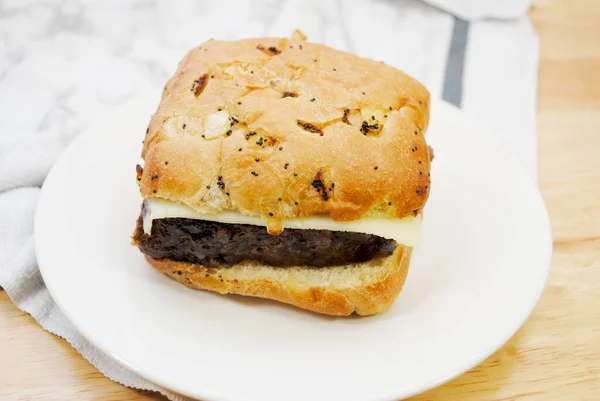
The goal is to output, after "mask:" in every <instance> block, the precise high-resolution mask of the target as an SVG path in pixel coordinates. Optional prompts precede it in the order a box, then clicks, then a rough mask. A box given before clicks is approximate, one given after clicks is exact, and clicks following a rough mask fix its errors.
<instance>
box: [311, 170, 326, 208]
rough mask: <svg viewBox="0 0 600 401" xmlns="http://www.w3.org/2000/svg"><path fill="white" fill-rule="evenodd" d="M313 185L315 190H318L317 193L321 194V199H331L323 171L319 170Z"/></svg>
mask: <svg viewBox="0 0 600 401" xmlns="http://www.w3.org/2000/svg"><path fill="white" fill-rule="evenodd" d="M311 185H312V187H313V188H315V189H316V190H317V192H319V193H320V194H321V198H323V200H324V201H326V200H327V199H329V194H328V193H327V187H326V186H325V180H324V178H323V171H322V170H319V171H318V172H317V174H316V175H315V178H314V179H313V181H312V183H311Z"/></svg>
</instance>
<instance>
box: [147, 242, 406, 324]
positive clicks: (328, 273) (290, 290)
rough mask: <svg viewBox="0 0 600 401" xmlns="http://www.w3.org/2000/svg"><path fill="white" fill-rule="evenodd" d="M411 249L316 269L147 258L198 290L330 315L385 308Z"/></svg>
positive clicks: (398, 284) (403, 277) (397, 289)
mask: <svg viewBox="0 0 600 401" xmlns="http://www.w3.org/2000/svg"><path fill="white" fill-rule="evenodd" d="M411 252H412V248H410V247H407V246H403V245H398V246H396V249H395V250H394V253H393V254H392V255H390V256H387V257H382V258H377V259H373V260H370V261H368V262H364V263H355V264H351V265H346V266H332V267H321V268H314V267H308V266H289V267H274V266H267V265H263V264H260V263H257V262H253V261H244V262H242V263H239V264H236V265H233V266H231V267H218V268H212V267H205V266H203V265H200V264H194V263H188V262H178V261H175V260H170V259H152V258H151V257H149V256H146V259H147V260H148V262H150V264H151V265H152V266H154V268H156V269H157V270H158V271H160V272H162V273H165V274H166V275H168V276H169V277H171V278H174V279H175V280H177V281H179V282H180V283H182V284H184V285H186V286H188V287H191V288H195V289H202V290H209V291H215V292H218V293H220V294H239V295H246V296H251V297H259V298H267V299H273V300H276V301H279V302H284V303H286V304H290V305H295V306H297V307H300V308H303V309H308V310H311V311H313V312H318V313H324V314H327V315H335V316H347V315H350V314H352V313H353V312H356V313H357V314H359V315H374V314H377V313H381V312H384V311H385V310H387V309H388V308H389V307H390V306H391V305H392V303H393V302H394V300H395V299H396V297H397V296H398V293H399V292H400V290H401V289H402V286H403V285H404V281H405V280H406V275H407V273H408V265H409V263H410V255H411Z"/></svg>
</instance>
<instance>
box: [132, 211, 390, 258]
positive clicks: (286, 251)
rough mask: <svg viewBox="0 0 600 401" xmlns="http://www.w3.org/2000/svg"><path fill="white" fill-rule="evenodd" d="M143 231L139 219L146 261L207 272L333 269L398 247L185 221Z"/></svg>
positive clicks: (332, 234) (364, 238)
mask: <svg viewBox="0 0 600 401" xmlns="http://www.w3.org/2000/svg"><path fill="white" fill-rule="evenodd" d="M142 227H143V226H142V217H141V216H140V218H139V219H138V223H137V228H136V231H135V234H134V239H135V241H136V242H137V245H138V247H139V248H140V250H141V251H142V252H143V253H145V254H146V255H148V256H150V257H152V258H154V259H160V258H168V259H172V260H178V261H184V262H190V263H199V264H202V265H204V266H207V267H218V266H226V267H229V266H232V265H234V264H236V263H239V262H241V261H243V260H256V261H258V262H261V263H264V264H267V265H272V266H303V265H308V266H315V267H324V266H335V265H344V264H348V263H356V262H365V261H368V260H371V259H373V258H376V257H380V256H389V255H391V254H392V253H393V252H394V249H395V247H396V241H394V240H390V239H385V238H382V237H378V236H376V235H371V234H362V233H352V232H343V231H329V230H300V229H285V230H284V231H283V232H282V233H281V234H280V235H271V234H269V233H268V232H267V230H266V229H265V227H260V226H253V225H248V224H227V223H218V222H214V221H206V220H196V219H185V218H166V219H157V220H154V221H153V223H152V232H151V235H148V234H145V233H144V230H143V228H142Z"/></svg>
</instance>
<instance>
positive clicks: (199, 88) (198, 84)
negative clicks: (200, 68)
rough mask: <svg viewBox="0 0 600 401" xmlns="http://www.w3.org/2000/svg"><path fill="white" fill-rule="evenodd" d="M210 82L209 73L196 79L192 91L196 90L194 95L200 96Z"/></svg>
mask: <svg viewBox="0 0 600 401" xmlns="http://www.w3.org/2000/svg"><path fill="white" fill-rule="evenodd" d="M207 83H208V74H204V75H201V76H200V78H198V79H196V80H194V83H193V84H192V89H191V91H192V92H194V96H196V97H198V96H200V94H201V93H202V92H203V91H204V88H206V84H207Z"/></svg>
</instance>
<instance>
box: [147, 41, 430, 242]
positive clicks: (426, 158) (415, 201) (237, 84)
mask: <svg viewBox="0 0 600 401" xmlns="http://www.w3.org/2000/svg"><path fill="white" fill-rule="evenodd" d="M303 39H304V38H303V37H302V35H295V37H294V38H292V39H281V38H263V39H247V40H238V41H231V42H224V41H216V40H210V41H208V42H205V43H203V44H202V45H200V46H198V47H197V48H195V49H193V50H191V51H190V52H189V53H188V54H187V55H186V56H185V58H184V59H183V60H182V61H181V63H180V64H179V68H178V69H177V71H176V72H175V75H174V76H173V77H172V78H171V79H170V80H169V81H168V83H167V85H166V86H165V90H164V92H163V95H162V99H161V102H160V105H159V106H158V110H157V111H156V113H155V114H154V116H153V117H152V120H151V122H150V126H149V128H148V132H147V134H146V139H145V142H144V149H143V152H142V157H143V158H144V160H145V168H144V169H143V172H141V176H140V177H139V179H140V180H141V185H140V190H141V193H142V195H143V196H144V197H160V198H164V199H168V200H172V201H176V202H181V203H183V204H185V205H188V206H190V207H192V208H194V209H196V210H198V211H199V212H204V213H216V212H220V211H224V210H234V211H238V212H240V213H243V214H246V215H253V216H262V217H264V218H265V220H266V225H267V228H268V229H269V232H271V233H277V232H280V231H281V229H282V221H283V219H286V218H297V217H307V216H314V215H325V216H329V217H330V218H332V219H334V220H344V221H347V220H356V219H360V218H361V217H363V216H372V217H384V218H403V217H406V216H410V215H416V214H417V213H419V210H420V209H421V208H422V207H423V205H424V204H425V201H426V200H427V197H428V194H429V182H430V181H429V169H430V155H429V150H428V147H427V144H426V142H425V138H424V134H425V131H426V129H427V124H428V121H429V92H428V91H427V89H425V87H424V86H423V85H422V84H421V83H419V82H418V81H416V80H415V79H413V78H411V77H410V76H408V75H406V74H405V73H403V72H402V71H399V70H397V69H396V68H393V67H390V66H388V65H385V64H384V63H382V62H376V61H373V60H368V59H363V58H360V57H358V56H355V55H352V54H349V53H345V52H342V51H338V50H334V49H332V48H329V47H327V46H323V45H320V44H316V43H308V42H305V41H304V40H303Z"/></svg>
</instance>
